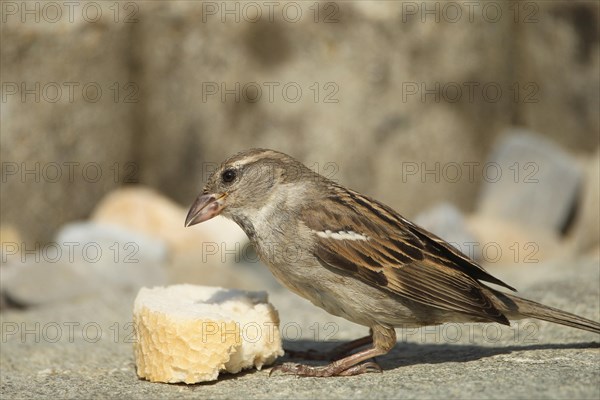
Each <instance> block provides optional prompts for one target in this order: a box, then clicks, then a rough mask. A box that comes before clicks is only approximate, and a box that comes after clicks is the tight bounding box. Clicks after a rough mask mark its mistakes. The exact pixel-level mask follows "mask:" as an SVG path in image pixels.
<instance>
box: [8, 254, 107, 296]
mask: <svg viewBox="0 0 600 400" xmlns="http://www.w3.org/2000/svg"><path fill="white" fill-rule="evenodd" d="M97 278H98V277H97V276H96V275H95V272H92V271H85V270H83V269H81V268H74V267H73V265H72V264H70V263H68V262H57V263H52V262H47V261H45V260H39V261H38V262H36V261H35V260H33V259H32V258H30V259H29V261H28V262H26V263H24V264H12V265H7V266H6V267H4V268H3V269H2V280H1V281H0V282H1V287H0V293H1V296H2V299H3V302H4V304H3V307H2V308H5V307H14V306H18V307H31V306H41V305H46V304H51V303H60V302H64V301H70V300H76V299H78V298H81V297H88V296H94V295H96V294H98V293H99V292H101V291H102V290H114V287H112V286H109V285H106V282H105V281H104V280H101V279H97Z"/></svg>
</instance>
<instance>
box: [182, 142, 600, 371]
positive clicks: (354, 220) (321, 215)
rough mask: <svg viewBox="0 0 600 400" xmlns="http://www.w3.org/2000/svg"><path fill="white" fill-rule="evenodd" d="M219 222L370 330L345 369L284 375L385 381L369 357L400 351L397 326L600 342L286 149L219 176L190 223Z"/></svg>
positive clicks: (352, 346)
mask: <svg viewBox="0 0 600 400" xmlns="http://www.w3.org/2000/svg"><path fill="white" fill-rule="evenodd" d="M217 215H221V216H224V217H226V218H229V219H231V220H233V221H235V222H236V223H237V224H238V225H239V226H240V227H241V229H242V230H243V231H244V232H245V233H246V235H247V236H248V238H249V239H250V241H251V242H252V244H253V245H254V247H255V248H256V251H257V253H258V255H259V256H260V259H261V260H262V261H263V263H264V264H266V265H267V266H268V268H269V269H270V270H271V272H272V274H273V275H274V276H275V278H276V279H277V280H278V281H279V282H280V283H281V284H283V286H285V287H287V288H288V289H290V290H291V291H292V292H294V293H296V294H298V295H299V296H301V297H303V298H305V299H307V300H309V301H310V302H312V303H313V304H314V305H315V306H317V307H320V308H323V309H324V310H325V311H327V312H329V313H330V314H333V315H335V316H338V317H342V318H345V319H347V320H349V321H352V322H354V323H356V324H359V325H363V326H366V327H368V328H369V329H370V332H369V333H370V334H369V335H368V336H366V337H364V338H360V339H357V340H354V341H351V342H349V343H344V344H343V345H341V346H340V347H339V348H338V349H336V350H335V351H333V352H332V354H330V355H332V356H333V357H334V358H335V357H338V359H336V360H335V361H332V362H330V363H329V364H327V365H323V366H312V365H304V364H299V363H291V362H286V363H283V364H281V365H278V366H276V367H274V370H277V371H281V372H282V373H288V374H295V375H299V376H312V377H330V376H350V375H358V374H362V373H366V372H376V371H379V372H381V371H382V369H381V368H380V366H379V365H378V364H377V363H376V362H374V361H369V360H371V359H374V358H375V357H378V356H382V355H384V354H386V353H388V352H389V351H390V350H391V349H392V348H393V347H394V346H395V345H396V331H395V328H396V327H400V328H414V327H423V326H429V325H439V324H443V323H448V322H453V323H462V322H497V323H500V324H503V325H510V320H519V319H523V318H537V319H541V320H545V321H550V322H553V323H558V324H562V325H567V326H570V327H575V328H579V329H584V330H587V331H591V332H595V333H600V323H598V322H595V321H592V320H589V319H586V318H583V317H580V316H577V315H574V314H571V313H568V312H565V311H562V310H559V309H556V308H552V307H548V306H545V305H542V304H540V303H537V302H534V301H531V300H527V299H524V298H521V297H517V296H515V295H514V294H511V293H507V292H506V290H508V291H516V290H515V289H514V288H513V287H512V286H509V285H508V284H506V283H504V282H503V281H501V280H500V279H498V278H496V277H494V276H492V275H491V274H489V273H488V272H487V271H486V270H485V269H484V268H483V267H482V266H480V265H479V264H478V263H477V262H476V261H474V260H472V259H471V258H469V257H468V256H467V255H465V254H463V253H461V252H460V251H459V250H457V249H456V248H455V247H453V246H452V245H450V244H449V243H447V242H446V241H444V240H443V239H442V238H440V237H438V236H436V235H435V234H433V233H431V232H428V231H427V230H425V229H424V228H421V227H419V226H418V225H416V224H414V223H412V222H411V221H409V220H408V219H406V218H404V217H403V216H402V215H400V214H399V213H397V212H396V211H394V210H393V209H392V208H391V207H389V206H387V205H385V204H383V203H381V202H379V201H377V200H375V199H373V198H371V197H368V196H366V195H363V194H361V193H359V192H357V191H354V190H351V189H349V188H346V187H344V186H342V185H340V184H338V183H337V182H335V181H332V180H330V179H328V178H326V177H324V176H322V175H320V174H318V173H317V172H315V171H313V170H311V169H310V168H308V167H306V166H305V165H304V164H302V163H301V162H299V161H297V160H296V159H294V158H293V157H291V156H289V155H287V154H285V153H282V152H279V151H275V150H270V149H249V150H246V151H242V152H240V153H238V154H235V155H233V156H231V157H230V158H228V159H226V160H225V161H224V162H223V163H222V164H221V165H220V167H218V168H217V169H216V170H215V171H214V172H213V173H212V174H211V175H210V176H209V177H208V179H207V182H206V185H205V186H204V188H203V190H202V192H201V193H200V194H199V195H198V197H197V198H196V199H195V201H194V202H193V204H192V206H191V207H190V209H189V212H188V214H187V217H186V220H185V226H186V227H189V226H192V225H195V224H198V223H201V222H204V221H207V220H209V219H211V218H213V217H215V216H217ZM489 284H494V285H497V286H499V287H502V288H503V291H500V290H496V289H494V288H492V287H490V286H489ZM365 346H367V347H366V348H365ZM360 348H363V349H361V350H359V349H360ZM299 354H300V353H299ZM304 355H305V356H307V354H304ZM309 355H310V354H308V356H309ZM313 355H314V354H313ZM327 357H328V355H325V359H327ZM316 359H320V358H319V357H316ZM271 372H272V371H271Z"/></svg>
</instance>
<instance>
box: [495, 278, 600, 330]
mask: <svg viewBox="0 0 600 400" xmlns="http://www.w3.org/2000/svg"><path fill="white" fill-rule="evenodd" d="M490 292H491V293H490V294H491V296H490V297H491V298H492V299H493V301H494V305H495V306H496V308H498V309H499V310H500V311H501V312H502V313H504V314H506V316H507V317H508V319H521V318H537V319H541V320H544V321H549V322H554V323H556V324H561V325H566V326H571V327H573V328H578V329H583V330H586V331H590V332H595V333H600V323H598V322H595V321H592V320H590V319H587V318H583V317H580V316H578V315H575V314H571V313H568V312H566V311H562V310H559V309H558V308H553V307H548V306H545V305H543V304H540V303H536V302H535V301H531V300H527V299H523V298H521V297H517V296H514V295H512V294H507V293H502V292H498V291H496V290H491V289H490Z"/></svg>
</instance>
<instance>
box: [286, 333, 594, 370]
mask: <svg viewBox="0 0 600 400" xmlns="http://www.w3.org/2000/svg"><path fill="white" fill-rule="evenodd" d="M341 343H343V342H316V341H312V340H298V341H285V342H284V348H285V349H289V350H301V351H307V350H312V351H315V352H326V351H329V350H331V349H333V348H335V347H336V346H337V345H339V344H341ZM590 348H600V343H598V342H584V343H554V344H553V343H550V344H530V345H520V346H514V345H512V346H502V345H499V346H498V347H488V346H477V345H461V344H417V343H398V344H396V346H395V347H394V348H393V349H392V351H390V352H389V353H388V354H386V355H384V356H381V357H377V358H376V362H377V363H378V364H379V365H380V366H381V367H382V368H383V370H384V371H385V370H392V369H396V368H400V367H408V366H412V365H419V364H439V363H446V362H467V361H475V360H479V359H482V358H487V357H492V356H496V355H500V354H511V353H513V352H522V351H532V350H563V349H590ZM291 360H293V361H294V362H302V363H306V364H310V365H324V364H326V363H327V362H325V361H312V360H306V361H305V360H300V359H298V358H293V359H292V358H291V357H288V356H285V357H284V358H282V359H280V361H278V362H277V363H280V362H287V361H291Z"/></svg>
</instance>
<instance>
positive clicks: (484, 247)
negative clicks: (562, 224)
mask: <svg viewBox="0 0 600 400" xmlns="http://www.w3.org/2000/svg"><path fill="white" fill-rule="evenodd" d="M467 227H468V229H469V231H471V232H473V235H474V236H475V237H476V241H475V244H474V245H472V246H471V249H468V252H465V253H466V254H468V255H470V256H472V255H474V256H475V259H477V260H479V261H480V262H482V264H484V265H486V264H487V265H498V266H511V265H513V266H515V265H522V266H527V265H532V264H538V263H541V262H545V261H549V260H552V259H555V258H558V257H563V256H564V255H565V253H566V252H565V246H564V245H563V244H562V242H561V240H560V237H559V236H558V234H557V233H556V232H553V231H550V230H547V229H536V228H535V227H533V226H527V225H522V224H519V223H518V222H515V221H512V220H510V219H503V218H500V217H498V218H494V217H490V216H487V215H481V214H474V215H470V216H469V217H468V218H467ZM469 253H472V254H469Z"/></svg>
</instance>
